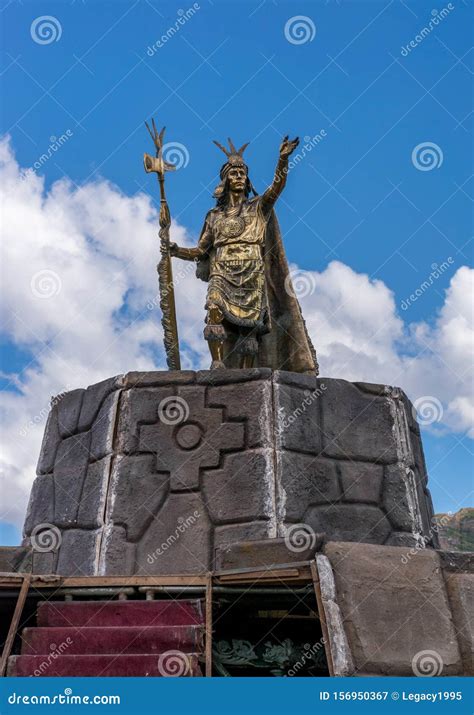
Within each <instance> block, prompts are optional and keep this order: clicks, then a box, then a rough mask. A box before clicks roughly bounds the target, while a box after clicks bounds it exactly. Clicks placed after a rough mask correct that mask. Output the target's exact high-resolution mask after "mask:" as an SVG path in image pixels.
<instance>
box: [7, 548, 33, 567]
mask: <svg viewBox="0 0 474 715" xmlns="http://www.w3.org/2000/svg"><path fill="white" fill-rule="evenodd" d="M29 571H31V550H30V549H29V548H27V547H26V546H0V572H1V573H28V572H29Z"/></svg>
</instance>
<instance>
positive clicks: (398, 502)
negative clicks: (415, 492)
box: [383, 464, 414, 532]
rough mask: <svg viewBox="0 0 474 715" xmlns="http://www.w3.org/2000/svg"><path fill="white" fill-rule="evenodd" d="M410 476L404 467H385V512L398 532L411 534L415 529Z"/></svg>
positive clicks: (395, 465)
mask: <svg viewBox="0 0 474 715" xmlns="http://www.w3.org/2000/svg"><path fill="white" fill-rule="evenodd" d="M408 479H409V475H407V474H406V470H405V468H404V467H403V466H402V465H398V464H390V465H388V466H386V467H385V476H384V485H383V504H384V507H385V511H386V513H387V516H388V518H389V520H390V523H391V524H392V525H393V527H394V529H396V530H397V531H408V532H411V531H412V529H413V523H414V522H413V505H412V504H411V503H410V502H409V491H408V490H409V485H408Z"/></svg>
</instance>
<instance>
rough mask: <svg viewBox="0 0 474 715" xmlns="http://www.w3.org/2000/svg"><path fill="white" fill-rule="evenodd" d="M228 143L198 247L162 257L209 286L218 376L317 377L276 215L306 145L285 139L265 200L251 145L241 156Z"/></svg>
mask: <svg viewBox="0 0 474 715" xmlns="http://www.w3.org/2000/svg"><path fill="white" fill-rule="evenodd" d="M228 141H229V149H226V148H224V147H223V146H222V145H221V144H219V142H214V143H215V144H216V145H217V146H218V147H219V148H220V149H221V150H222V151H223V152H224V154H225V155H226V157H227V161H226V162H225V164H224V165H223V166H222V167H221V170H220V183H219V185H218V186H217V188H216V189H215V192H214V197H215V198H216V206H215V208H213V209H211V210H210V211H209V212H208V214H207V216H206V218H205V221H204V226H203V228H202V231H201V235H200V238H199V241H198V244H197V246H196V247H195V248H182V247H179V246H177V245H176V244H175V243H169V242H168V244H167V245H166V244H163V243H162V252H163V253H165V252H166V251H168V252H169V255H171V256H176V257H177V258H181V259H184V260H187V261H195V262H196V263H197V270H196V274H197V276H198V277H199V278H201V279H202V280H204V281H206V282H207V283H208V289H207V299H206V306H205V308H206V325H205V328H204V337H205V339H206V340H207V342H208V344H209V350H210V353H211V357H212V364H211V369H219V368H220V369H223V368H248V367H270V368H273V369H275V370H289V371H294V372H310V373H313V374H314V373H315V372H316V374H317V372H318V364H317V360H316V353H315V350H314V348H313V345H312V343H311V340H310V338H309V335H308V333H307V330H306V326H305V323H304V320H303V317H302V314H301V309H300V306H299V303H298V300H297V298H296V296H295V294H294V291H293V288H292V284H291V278H290V275H289V270H288V263H287V260H286V257H285V253H284V249H283V244H282V240H281V234H280V230H279V226H278V221H277V219H276V216H275V213H274V211H273V207H274V204H275V202H276V200H277V199H278V197H279V196H280V194H281V192H282V191H283V189H284V187H285V184H286V178H287V174H288V160H289V156H290V155H291V154H292V152H293V151H294V150H295V148H296V147H297V146H298V143H299V140H298V139H297V138H296V139H294V140H292V141H291V140H289V138H288V137H285V138H284V139H283V142H282V144H281V146H280V154H279V158H278V163H277V167H276V171H275V175H274V179H273V182H272V184H271V186H269V187H268V188H267V189H266V191H264V193H263V194H261V195H258V194H257V192H256V191H255V189H254V187H253V185H252V182H251V181H250V178H249V173H248V167H247V165H246V164H245V162H244V160H243V157H242V155H243V152H244V150H245V149H246V147H247V146H248V145H247V144H244V145H243V146H241V147H240V149H238V150H237V149H236V148H235V146H234V144H233V143H232V141H231V140H230V139H229V140H228ZM147 170H148V169H147ZM152 170H153V169H152ZM155 170H156V169H155ZM251 194H253V196H252V197H251Z"/></svg>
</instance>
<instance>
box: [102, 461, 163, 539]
mask: <svg viewBox="0 0 474 715" xmlns="http://www.w3.org/2000/svg"><path fill="white" fill-rule="evenodd" d="M155 461H156V460H155V458H154V456H153V455H151V454H140V455H135V456H119V457H116V458H115V463H114V465H113V471H112V480H111V494H110V506H109V518H110V519H111V520H112V521H113V523H114V524H121V525H123V526H124V527H125V532H126V538H127V540H128V541H133V542H137V541H138V540H139V539H140V538H141V536H142V535H143V533H144V532H145V531H146V530H147V529H148V527H149V525H150V523H151V521H153V519H154V518H155V516H156V514H157V513H158V511H159V510H160V508H161V507H162V505H163V502H164V501H165V499H166V496H167V494H168V491H169V475H168V474H166V473H164V472H157V471H156V466H155Z"/></svg>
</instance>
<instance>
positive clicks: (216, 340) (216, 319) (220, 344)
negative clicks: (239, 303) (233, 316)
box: [204, 308, 227, 370]
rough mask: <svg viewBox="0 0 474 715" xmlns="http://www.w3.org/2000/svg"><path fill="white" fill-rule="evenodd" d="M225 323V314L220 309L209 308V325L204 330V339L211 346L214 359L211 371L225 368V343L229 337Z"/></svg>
mask: <svg viewBox="0 0 474 715" xmlns="http://www.w3.org/2000/svg"><path fill="white" fill-rule="evenodd" d="M223 321H224V314H223V313H222V311H221V309H220V308H209V311H208V314H207V325H206V327H205V328H204V338H205V339H206V340H207V342H208V344H209V351H210V353H211V357H212V364H211V370H216V369H223V368H225V365H224V342H225V340H226V337H227V336H226V331H225V328H224V326H223V324H222V323H223Z"/></svg>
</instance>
